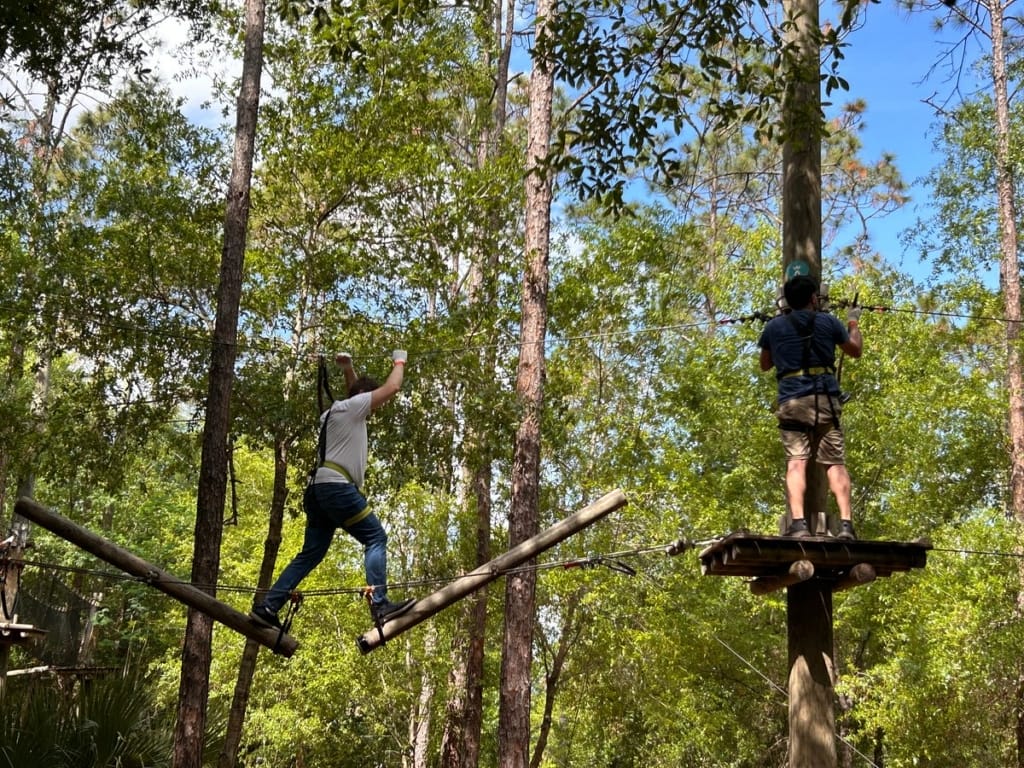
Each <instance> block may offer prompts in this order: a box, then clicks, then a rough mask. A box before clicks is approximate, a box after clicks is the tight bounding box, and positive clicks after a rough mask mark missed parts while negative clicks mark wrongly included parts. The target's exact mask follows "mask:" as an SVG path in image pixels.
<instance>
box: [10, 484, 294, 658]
mask: <svg viewBox="0 0 1024 768" xmlns="http://www.w3.org/2000/svg"><path fill="white" fill-rule="evenodd" d="M14 511H15V512H16V513H17V514H19V515H21V516H22V517H24V518H26V519H28V520H31V521H32V522H34V523H36V524H37V525H40V526H42V527H43V528H45V529H46V530H48V531H50V532H51V533H54V534H56V535H57V536H60V537H61V538H62V539H66V540H67V541H70V542H71V543H72V544H74V545H75V546H76V547H79V548H80V549H84V550H85V551H86V552H88V553H89V554H91V555H95V556H96V557H98V558H99V559H100V560H103V561H105V562H108V563H110V564H111V565H113V566H115V567H116V568H120V569H121V570H122V571H124V572H125V573H128V574H131V575H132V576H135V577H137V578H139V579H141V580H143V581H145V582H146V583H147V584H149V585H150V586H152V587H154V588H156V589H159V590H160V591H161V592H163V593H164V594H167V595H170V596H171V597H173V598H174V599H175V600H177V601H179V602H181V603H184V604H185V605H187V606H188V607H189V608H194V609H195V610H197V611H200V612H201V613H204V614H206V615H207V616H209V617H210V618H211V619H214V620H215V621H219V622H220V623H221V624H223V625H224V626H226V627H230V628H231V629H233V630H235V631H236V632H238V633H239V634H242V635H245V636H246V637H248V638H250V639H251V640H255V641H256V642H257V643H260V644H261V645H265V646H266V647H267V648H269V649H270V650H272V651H273V652H274V653H278V654H281V655H282V656H291V655H292V654H293V653H295V650H296V649H297V648H298V647H299V644H298V642H296V640H295V638H293V637H291V636H290V635H287V634H285V633H283V632H280V631H279V630H276V629H271V628H270V627H261V626H259V625H258V624H256V623H254V622H253V621H252V619H250V618H249V617H248V616H246V615H245V614H244V613H242V612H241V611H236V610H235V609H234V608H232V607H231V606H230V605H226V604H225V603H222V602H221V601H220V600H218V599H217V598H215V597H213V596H212V595H210V594H209V593H207V592H204V591H203V590H201V589H199V588H198V587H194V586H193V585H192V584H189V583H188V582H185V581H182V580H181V579H179V578H178V577H177V576H174V575H173V574H171V573H168V572H167V571H164V570H162V569H160V568H158V567H157V566H155V565H153V564H152V563H148V562H146V561H145V560H143V559H142V558H141V557H138V556H136V555H133V554H132V553H131V552H129V551H128V550H126V549H122V548H121V547H119V546H117V545H116V544H114V543H113V542H111V541H108V540H107V539H104V538H103V537H102V536H98V535H97V534H95V533H93V532H92V531H90V530H88V529H86V528H83V527H82V526H80V525H78V524H77V523H73V522H71V521H70V520H68V519H67V518H66V517H63V516H61V515H58V514H57V513H56V512H52V511H51V510H49V509H47V508H46V507H44V506H43V505H42V504H39V503H37V502H35V501H33V500H32V499H28V498H25V497H22V498H20V499H18V501H17V502H16V503H15V505H14Z"/></svg>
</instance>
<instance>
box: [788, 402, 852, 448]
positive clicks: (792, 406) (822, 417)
mask: <svg viewBox="0 0 1024 768" xmlns="http://www.w3.org/2000/svg"><path fill="white" fill-rule="evenodd" d="M842 411H843V408H842V406H841V405H840V404H839V400H838V399H837V398H835V397H830V396H829V395H807V396H805V397H795V398H793V399H792V400H787V401H786V402H784V403H783V404H782V405H780V406H779V408H778V410H777V411H775V418H777V419H778V420H779V430H780V431H781V434H782V447H783V448H785V450H786V459H787V461H788V460H789V459H809V458H811V456H814V457H815V461H817V462H818V463H819V464H823V465H830V464H845V463H846V449H845V446H844V443H843V432H842V430H841V429H840V428H839V425H838V424H837V423H836V421H837V420H838V419H839V416H840V415H841V414H842Z"/></svg>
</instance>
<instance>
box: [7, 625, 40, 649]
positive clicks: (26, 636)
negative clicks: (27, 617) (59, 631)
mask: <svg viewBox="0 0 1024 768" xmlns="http://www.w3.org/2000/svg"><path fill="white" fill-rule="evenodd" d="M45 634H46V630H45V629H39V628H38V627H33V626H32V625H31V624H12V623H11V622H6V621H0V646H6V645H23V644H24V643H27V642H28V641H29V640H36V639H38V638H40V637H42V636H43V635H45Z"/></svg>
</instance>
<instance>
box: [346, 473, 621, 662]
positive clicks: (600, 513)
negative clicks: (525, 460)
mask: <svg viewBox="0 0 1024 768" xmlns="http://www.w3.org/2000/svg"><path fill="white" fill-rule="evenodd" d="M625 504H626V496H625V494H624V493H623V492H622V491H621V490H618V489H616V490H614V491H612V492H611V493H607V494H605V495H604V496H602V497H601V498H600V499H598V500H597V501H595V502H594V503H593V504H590V505H589V506H586V507H584V508H583V509H581V510H578V511H577V512H574V513H573V514H571V515H569V517H567V518H565V519H564V520H562V521H560V522H558V523H555V524H554V525H553V526H551V527H550V528H547V529H546V530H544V531H541V532H540V533H538V534H537V535H536V536H533V537H532V538H529V539H527V540H526V541H524V542H522V543H520V544H519V545H517V546H515V547H513V548H512V549H510V550H509V551H508V552H506V553H505V554H503V555H500V556H499V557H496V558H494V559H493V560H491V561H489V562H487V563H484V564H483V565H481V566H480V567H479V568H477V569H476V570H474V571H472V572H471V573H468V574H466V575H465V576H462V577H460V578H458V579H456V580H455V581H453V582H452V583H451V584H448V585H447V586H445V587H442V588H441V589H439V590H437V591H436V592H433V593H432V594H430V595H427V597H425V598H423V599H422V600H418V601H416V604H415V605H414V606H413V607H412V609H411V610H410V611H409V612H408V613H404V614H402V615H401V616H399V617H397V618H395V619H392V620H391V621H389V622H387V623H386V624H384V625H383V626H380V627H374V628H373V629H371V630H369V631H368V632H365V633H363V635H362V636H360V637H359V638H357V640H356V642H358V643H359V650H361V651H362V652H363V653H369V652H370V651H372V650H373V649H374V648H378V647H380V646H382V645H384V643H385V642H386V641H387V640H390V639H391V638H393V637H395V636H396V635H400V634H402V633H403V632H405V631H406V630H407V629H411V628H412V627H414V626H416V625H417V624H419V623H420V622H421V621H423V620H424V619H428V618H430V617H431V616H433V615H434V614H435V613H438V612H439V611H441V610H442V609H444V608H447V607H448V606H449V605H451V604H452V603H454V602H456V601H458V600H461V599H462V598H463V597H465V596H466V595H468V594H470V593H471V592H475V591H476V590H478V589H480V588H481V587H482V586H484V585H485V584H488V583H490V582H492V581H494V580H495V579H497V578H498V577H499V576H501V575H502V574H504V573H505V572H506V571H508V570H509V569H511V568H515V567H517V566H519V565H522V564H523V563H525V562H526V561H527V560H529V559H530V558H532V557H534V556H536V555H538V554H540V553H541V552H543V551H544V550H546V549H550V548H551V547H553V546H554V545H555V544H558V543H559V542H560V541H563V540H565V539H567V538H569V537H570V536H572V535H573V534H574V533H578V532H579V531H581V530H583V529H584V528H586V527H587V526H588V525H591V524H592V523H595V522H597V521H598V520H600V519H601V518H602V517H604V516H605V515H607V514H608V513H609V512H612V511H614V510H616V509H618V508H619V507H622V506H624V505H625Z"/></svg>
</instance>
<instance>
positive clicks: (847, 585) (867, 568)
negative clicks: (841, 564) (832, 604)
mask: <svg viewBox="0 0 1024 768" xmlns="http://www.w3.org/2000/svg"><path fill="white" fill-rule="evenodd" d="M877 575H878V574H877V573H876V572H875V569H874V568H873V567H872V566H871V564H870V563H858V564H857V565H855V566H853V568H851V569H850V570H849V571H847V572H846V575H844V576H842V577H841V578H840V579H839V580H838V581H837V582H836V583H835V586H834V587H832V591H833V592H842V591H843V590H844V589H853V588H854V587H859V586H861V585H862V584H870V583H871V582H872V581H874V580H875V578H876V577H877Z"/></svg>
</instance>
